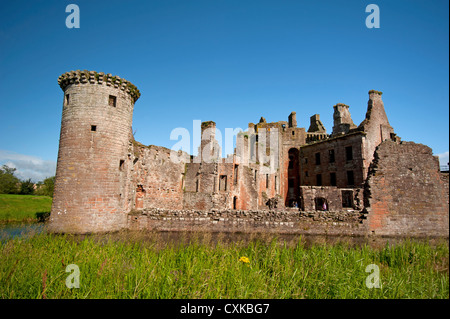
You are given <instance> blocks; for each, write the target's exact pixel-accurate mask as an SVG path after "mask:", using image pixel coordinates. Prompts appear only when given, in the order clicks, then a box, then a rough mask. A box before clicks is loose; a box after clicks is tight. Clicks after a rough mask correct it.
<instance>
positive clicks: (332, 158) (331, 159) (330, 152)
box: [328, 150, 335, 163]
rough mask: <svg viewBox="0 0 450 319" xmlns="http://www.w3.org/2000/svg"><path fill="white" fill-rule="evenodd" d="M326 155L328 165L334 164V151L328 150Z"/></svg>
mask: <svg viewBox="0 0 450 319" xmlns="http://www.w3.org/2000/svg"><path fill="white" fill-rule="evenodd" d="M328 155H329V158H330V163H334V161H335V158H334V150H329V151H328Z"/></svg>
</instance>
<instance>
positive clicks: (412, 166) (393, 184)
mask: <svg viewBox="0 0 450 319" xmlns="http://www.w3.org/2000/svg"><path fill="white" fill-rule="evenodd" d="M364 199H365V210H366V212H367V221H366V222H365V223H366V224H367V226H368V230H369V231H370V232H372V233H374V234H379V235H407V236H446V237H448V234H449V224H448V223H449V207H448V191H447V190H446V189H445V185H444V183H443V181H442V180H441V177H440V172H439V160H438V158H437V157H435V156H433V154H432V151H431V149H430V148H429V147H428V146H425V145H422V144H416V143H413V142H401V143H396V142H393V141H384V142H383V143H381V144H380V145H379V146H378V147H377V148H376V151H375V155H374V161H373V163H372V165H371V167H370V169H369V176H368V179H367V181H366V184H365V187H364Z"/></svg>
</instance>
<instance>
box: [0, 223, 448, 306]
mask: <svg viewBox="0 0 450 319" xmlns="http://www.w3.org/2000/svg"><path fill="white" fill-rule="evenodd" d="M263 237H264V236H263ZM263 237H254V238H252V239H250V240H235V241H233V240H225V239H224V238H218V237H215V238H212V235H211V234H190V235H188V234H180V236H179V238H178V239H177V240H168V239H167V236H163V234H159V233H148V232H147V233H138V234H136V233H132V232H123V233H119V234H115V235H114V236H108V235H103V236H70V235H51V234H45V233H42V234H35V235H33V236H29V237H25V238H13V239H9V240H6V241H4V242H3V243H2V244H1V245H0V255H1V262H0V297H1V298H49V299H51V298H58V299H59V298H126V299H128V298H165V299H170V298H211V299H217V298H244V299H252V298H275V299H287V298H295V299H297V298H312V299H317V298H320V299H324V298H339V299H353V298H427V299H428V298H445V299H448V298H449V259H448V258H449V249H448V242H447V241H442V242H439V243H436V244H430V243H428V242H417V241H412V240H406V241H404V242H402V243H398V244H395V245H393V244H386V245H385V246H383V247H381V248H374V247H371V246H369V245H356V246H355V245H350V244H348V243H335V244H333V245H330V244H327V243H322V244H318V243H317V244H312V245H308V246H306V245H305V242H304V241H303V240H302V239H301V237H299V238H298V239H297V240H295V241H292V240H291V241H285V240H282V239H280V238H277V237H272V238H271V237H269V236H267V237H266V238H263ZM242 257H245V258H242ZM69 264H75V265H77V266H78V267H79V270H80V277H79V279H80V287H79V288H71V289H69V288H67V286H66V278H67V277H68V276H69V275H70V273H69V272H66V267H67V266H68V265H69ZM370 264H374V265H377V267H378V268H379V270H380V288H371V289H370V288H368V287H367V286H366V278H367V276H368V275H370V273H367V272H366V267H367V266H368V265H370Z"/></svg>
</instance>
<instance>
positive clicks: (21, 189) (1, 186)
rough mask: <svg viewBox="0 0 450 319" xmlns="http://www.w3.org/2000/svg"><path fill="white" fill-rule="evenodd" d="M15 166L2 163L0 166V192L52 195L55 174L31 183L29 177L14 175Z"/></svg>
mask: <svg viewBox="0 0 450 319" xmlns="http://www.w3.org/2000/svg"><path fill="white" fill-rule="evenodd" d="M15 171H16V169H15V168H11V167H9V166H7V165H3V166H2V167H1V168H0V194H22V195H43V196H51V197H53V191H54V189H55V176H52V177H48V178H46V179H44V180H43V181H40V182H37V183H33V182H32V181H31V179H27V180H20V179H19V178H17V177H16V176H15V175H14V172H15Z"/></svg>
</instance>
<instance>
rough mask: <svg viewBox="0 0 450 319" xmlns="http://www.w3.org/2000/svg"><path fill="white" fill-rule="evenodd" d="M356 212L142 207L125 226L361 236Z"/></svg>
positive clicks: (362, 231) (141, 228) (130, 217)
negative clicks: (204, 209) (144, 208)
mask: <svg viewBox="0 0 450 319" xmlns="http://www.w3.org/2000/svg"><path fill="white" fill-rule="evenodd" d="M359 217H360V214H359V212H357V211H341V212H300V211H298V209H295V210H294V209H287V210H284V211H268V210H248V211H243V210H211V211H200V210H166V209H146V210H144V211H142V212H132V213H130V214H129V215H128V228H129V229H132V230H158V231H212V232H214V231H222V232H270V233H290V234H321V235H325V234H329V235H353V236H357V235H364V234H365V228H364V226H363V225H362V224H361V223H360V219H359Z"/></svg>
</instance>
